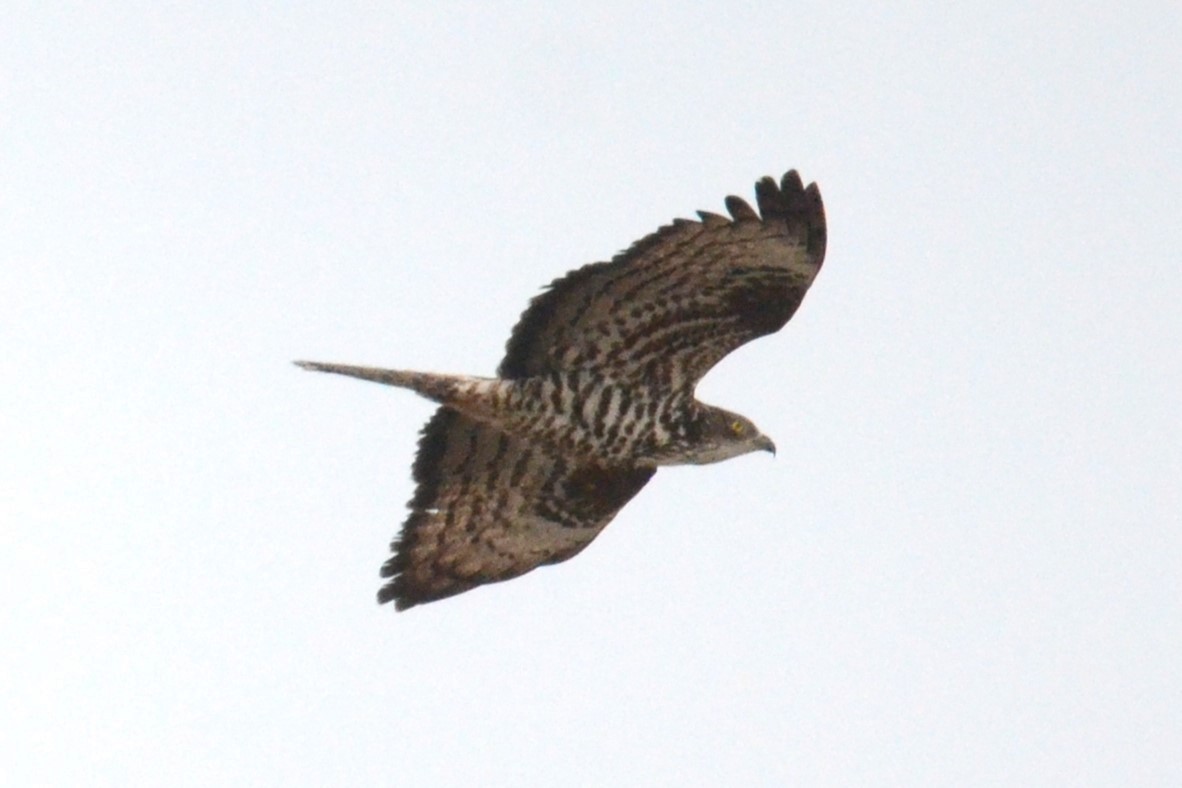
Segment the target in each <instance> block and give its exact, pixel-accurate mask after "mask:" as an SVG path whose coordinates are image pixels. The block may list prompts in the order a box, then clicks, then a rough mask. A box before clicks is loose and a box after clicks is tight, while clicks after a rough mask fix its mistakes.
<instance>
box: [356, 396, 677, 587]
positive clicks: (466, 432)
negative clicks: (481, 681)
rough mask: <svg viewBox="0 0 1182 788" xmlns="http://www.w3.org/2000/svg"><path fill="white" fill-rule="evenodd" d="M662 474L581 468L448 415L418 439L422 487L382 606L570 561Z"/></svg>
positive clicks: (389, 571) (388, 571) (443, 411)
mask: <svg viewBox="0 0 1182 788" xmlns="http://www.w3.org/2000/svg"><path fill="white" fill-rule="evenodd" d="M655 472H656V471H655V469H653V468H611V469H609V468H601V467H598V466H587V465H577V464H574V463H572V462H571V461H569V460H567V459H564V458H562V457H559V456H556V455H554V454H551V453H550V452H549V451H547V450H545V449H543V448H540V447H538V446H536V445H532V444H528V443H525V442H523V441H520V440H518V439H516V438H513V437H511V436H509V435H507V434H505V433H503V432H499V431H497V430H495V429H492V428H490V427H486V426H484V425H481V424H479V423H478V422H475V421H472V420H471V419H469V418H467V417H466V416H462V415H460V414H459V413H456V412H455V411H453V410H451V409H450V408H446V407H443V408H440V409H439V410H437V411H436V412H435V415H434V417H432V419H431V420H430V421H429V422H428V423H427V426H426V427H424V428H423V434H422V437H421V439H420V440H419V452H418V455H417V456H416V457H415V464H414V478H415V482H416V483H417V484H418V487H417V488H416V491H415V495H414V498H412V499H411V501H410V504H409V506H410V509H411V513H410V515H409V516H408V517H407V519H406V522H405V523H404V524H403V526H402V531H401V533H400V534H399V536H398V538H397V539H396V540H395V541H394V543H393V545H391V548H392V549H393V551H394V557H393V558H391V559H390V560H389V561H387V562H386V564H385V565H384V566H383V567H382V577H388V578H391V579H390V581H389V582H388V583H387V584H386V585H385V586H384V587H383V588H382V589H381V591H379V592H378V601H379V602H389V601H393V602H394V604H395V607H397V608H398V609H399V610H405V609H406V608H408V607H412V606H414V605H417V604H421V603H423V602H430V601H433V600H436V599H443V598H444V597H449V596H452V595H453V594H459V593H461V592H463V591H467V590H469V589H471V588H475V587H476V586H478V585H482V584H484V583H493V582H496V581H498V580H508V579H510V578H513V577H517V576H518V575H521V574H524V573H526V572H528V571H530V570H531V569H533V568H535V567H538V566H541V565H543V564H553V563H558V562H559V561H565V560H566V559H568V558H570V557H572V556H574V555H575V554H576V553H578V552H579V551H580V550H582V549H583V548H584V547H586V546H587V545H588V544H589V543H590V542H591V540H592V539H594V538H595V537H596V536H597V535H598V534H599V532H600V531H602V530H603V528H604V526H606V525H607V524H608V523H609V522H611V519H612V518H613V517H615V515H616V512H618V511H619V510H620V508H621V507H623V506H624V504H626V503H627V502H628V501H629V500H631V499H632V497H633V496H634V495H636V493H638V492H640V489H641V488H642V487H644V485H645V484H646V483H647V482H648V480H649V479H650V478H652V475H653V474H654V473H655Z"/></svg>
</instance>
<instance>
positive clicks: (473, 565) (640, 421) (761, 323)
mask: <svg viewBox="0 0 1182 788" xmlns="http://www.w3.org/2000/svg"><path fill="white" fill-rule="evenodd" d="M755 195H756V204H757V206H758V212H757V211H756V210H755V209H753V208H752V207H751V206H750V205H748V204H747V203H746V202H744V201H743V200H741V199H739V198H738V197H733V196H732V197H728V198H727V199H726V207H727V210H728V212H729V213H730V218H729V219H728V218H726V217H723V216H719V215H717V214H711V213H699V216H700V217H701V220H700V221H689V220H684V219H679V220H676V221H674V223H673V224H671V225H668V226H666V227H662V228H661V229H660V230H658V231H657V232H655V233H653V234H652V235H650V236H648V237H646V238H644V239H642V240H641V241H638V242H637V243H636V244H634V245H633V246H632V247H631V248H630V249H628V250H627V251H625V252H622V253H621V254H619V255H617V256H616V257H615V259H613V260H612V261H611V262H606V263H593V264H591V265H587V266H584V267H582V268H580V269H578V270H576V271H572V272H571V273H569V274H567V275H566V276H564V277H562V278H560V279H557V280H555V281H554V282H553V283H551V285H550V286H549V288H547V289H546V290H545V291H544V292H543V293H542V294H541V295H539V296H537V297H536V298H534V299H533V301H531V302H530V305H529V308H528V309H527V310H526V311H525V313H524V314H523V315H522V317H521V320H520V321H519V322H518V324H517V326H516V328H514V330H513V333H512V335H511V336H510V338H509V343H508V346H507V349H506V354H505V358H504V360H503V361H502V362H501V364H500V367H499V368H498V377H496V378H476V377H468V376H460V375H436V374H431V373H422V372H406V371H401V370H386V369H378V368H373V367H353V366H345V365H339V364H322V363H317V362H303V361H300V362H296V363H297V364H299V365H300V366H302V367H304V368H306V369H312V370H317V371H322V372H335V373H339V374H344V375H350V376H352V377H358V378H362V379H365V380H372V381H376V382H380V383H385V384H389V385H394V386H401V387H404V388H410V389H412V390H414V391H416V392H418V393H420V394H422V395H423V396H426V397H428V398H430V399H432V400H435V401H436V402H439V403H441V407H440V408H439V410H438V411H436V413H435V415H434V416H433V417H432V418H431V420H430V421H429V422H428V423H427V425H426V427H424V429H423V432H422V437H421V439H420V441H419V451H418V455H417V456H416V458H415V463H414V480H415V483H416V485H417V487H416V491H415V494H414V497H413V498H412V499H411V501H410V504H409V507H410V510H411V511H410V515H409V516H408V517H407V519H406V522H405V523H404V524H403V526H402V531H401V533H400V534H399V536H398V538H397V539H395V541H394V543H393V545H392V549H393V552H394V555H393V557H392V558H391V559H390V560H389V561H387V562H386V564H385V565H384V566H383V567H382V576H383V577H385V578H388V582H387V583H386V585H385V586H383V587H382V589H381V591H379V592H378V600H379V601H380V602H389V601H393V602H394V603H395V607H396V608H398V609H399V610H403V609H406V608H408V607H412V606H414V605H417V604H421V603H423V602H430V601H433V600H436V599H442V598H444V597H448V596H452V595H454V594H458V593H460V592H462V591H467V590H469V589H471V588H474V587H475V586H478V585H482V584H484V583H491V582H494V581H498V580H506V579H509V578H511V577H516V576H518V575H520V574H523V573H525V572H528V571H529V570H531V569H533V568H535V567H537V566H541V565H543V564H552V563H557V562H559V561H564V560H566V559H568V558H570V557H572V556H574V555H575V554H576V553H578V552H579V551H580V550H582V549H583V548H584V547H586V546H587V544H589V543H590V542H591V540H592V539H594V538H595V536H596V535H598V534H599V532H600V531H601V530H602V529H603V528H604V526H606V525H607V524H608V523H609V522H610V521H611V519H612V518H613V517H615V515H616V513H617V512H618V511H619V510H620V509H621V508H622V507H623V506H624V504H626V503H627V502H628V501H629V500H631V499H632V497H633V496H635V495H636V493H638V492H639V491H640V489H641V488H642V487H644V485H645V484H646V483H647V482H648V481H649V479H650V478H652V475H653V474H654V473H655V472H656V469H657V467H658V466H659V465H674V464H687V463H708V462H717V461H720V460H724V459H728V458H730V457H734V456H737V455H739V454H744V453H747V452H750V451H757V450H771V451H774V445H773V444H772V442H771V440H770V439H769V438H767V437H766V436H764V435H763V434H761V433H760V432H759V430H758V429H757V428H756V427H755V425H754V424H752V423H751V422H750V421H748V420H747V419H745V418H744V417H742V416H739V415H738V414H734V413H730V412H729V411H726V410H723V409H721V408H716V407H713V406H710V405H705V404H703V403H701V402H698V401H697V400H696V399H695V398H694V396H693V393H694V388H695V386H696V385H697V383H698V381H699V380H700V379H701V378H702V376H703V375H705V374H706V373H707V372H708V371H709V370H710V369H711V368H712V367H713V366H714V365H715V364H717V363H718V362H719V361H720V360H721V359H722V358H723V357H724V356H726V355H727V354H728V353H730V352H731V351H732V350H734V349H735V348H737V347H739V346H740V345H742V344H743V343H745V342H749V341H750V340H752V339H754V338H756V337H759V336H763V335H765V334H770V333H773V332H775V331H778V330H779V329H780V328H781V327H783V325H784V324H785V323H786V322H788V320H789V318H791V317H792V315H793V313H795V311H796V309H797V307H799V306H800V303H801V300H802V299H803V298H804V295H805V293H806V292H807V291H808V288H809V286H810V285H811V284H812V282H813V279H814V278H815V277H816V275H817V272H818V271H819V270H820V267H821V263H822V261H823V260H824V257H825V232H826V231H825V214H824V208H823V207H822V203H821V195H820V192H819V191H818V189H817V187H816V184H810V185H809V186H808V188H804V186H803V184H802V183H801V180H800V177H799V176H798V175H797V174H796V172H795V171H790V172H788V173H787V174H786V175H784V177H783V179H782V180H781V181H780V183H778V184H777V183H776V181H774V180H773V179H771V178H763V179H761V180H760V181H759V182H758V183H756V185H755Z"/></svg>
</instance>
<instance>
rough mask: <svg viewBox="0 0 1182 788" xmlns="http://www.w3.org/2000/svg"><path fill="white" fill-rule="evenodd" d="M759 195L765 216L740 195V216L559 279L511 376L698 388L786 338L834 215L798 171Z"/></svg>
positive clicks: (527, 321) (760, 187) (515, 348)
mask: <svg viewBox="0 0 1182 788" xmlns="http://www.w3.org/2000/svg"><path fill="white" fill-rule="evenodd" d="M755 195H756V204H757V205H758V206H759V213H756V212H755V210H753V209H752V208H751V206H750V205H748V204H747V203H746V202H745V201H743V200H742V199H740V198H738V197H735V196H731V197H728V198H727V199H726V206H727V210H728V211H729V212H730V214H731V219H727V218H725V217H723V216H719V215H718V214H711V213H705V212H699V216H700V217H701V221H700V222H695V221H689V220H686V219H679V220H677V221H675V222H674V223H673V224H671V225H668V226H666V227H663V228H661V229H660V230H658V231H657V232H656V233H654V234H652V235H650V236H648V237H647V238H644V239H643V240H641V241H638V242H637V243H636V244H634V245H633V246H632V247H631V248H630V249H628V250H627V251H625V252H622V253H620V254H619V255H617V256H616V258H615V259H614V260H612V261H611V262H608V263H592V264H591V265H587V266H584V267H583V268H580V269H578V270H577V271H573V272H571V273H569V274H567V275H566V276H564V277H562V278H560V279H557V280H555V281H554V282H553V283H552V284H551V285H550V287H549V289H548V290H547V291H546V292H544V293H542V294H541V295H539V296H537V297H536V298H535V299H534V300H533V301H532V302H531V304H530V306H529V309H527V310H526V312H525V313H524V314H523V315H522V317H521V320H520V321H519V322H518V324H517V327H516V328H515V329H514V331H513V334H512V336H511V338H510V340H509V343H508V346H507V352H506V355H505V359H504V361H503V362H502V363H501V366H500V369H499V370H498V373H499V374H500V376H501V377H504V378H524V377H530V376H533V375H542V374H546V373H549V372H553V371H556V370H569V369H593V370H595V371H597V372H599V373H600V374H602V375H604V376H605V377H608V378H611V379H614V380H618V381H629V382H637V383H640V382H644V383H652V382H654V381H663V382H666V383H668V384H670V385H671V386H673V387H689V388H691V389H692V388H693V386H694V385H695V384H696V383H697V382H698V380H700V379H701V377H702V376H703V375H705V374H706V373H707V372H708V371H709V370H710V369H711V367H713V366H714V365H715V364H717V363H718V362H719V361H720V360H721V359H722V358H723V357H724V356H726V355H727V354H728V353H730V352H731V351H732V350H734V349H735V348H737V347H739V346H740V345H742V344H744V343H746V342H749V341H751V340H752V339H755V338H756V337H760V336H764V335H766V334H771V333H774V332H776V331H779V330H780V328H782V327H783V326H784V324H785V323H787V322H788V320H789V318H791V317H792V315H793V314H794V313H795V312H796V309H797V307H798V306H800V302H801V301H802V300H803V298H804V295H805V293H806V292H807V291H808V289H809V286H810V285H811V284H812V283H813V279H815V278H816V276H817V272H818V271H820V269H821V263H822V262H823V260H824V258H825V242H826V229H825V211H824V207H823V205H822V203H821V194H820V191H819V190H818V189H817V186H816V184H810V185H809V186H808V188H807V189H806V188H804V186H803V185H802V183H801V180H800V176H799V175H798V174H797V173H796V171H795V170H792V171H790V172H788V173H787V174H785V175H784V177H783V178H782V179H781V181H780V183H779V184H777V183H776V181H775V180H773V179H772V178H763V179H762V180H760V181H759V182H758V183H756V185H755Z"/></svg>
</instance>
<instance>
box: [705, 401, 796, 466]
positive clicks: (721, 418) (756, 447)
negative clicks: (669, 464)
mask: <svg viewBox="0 0 1182 788" xmlns="http://www.w3.org/2000/svg"><path fill="white" fill-rule="evenodd" d="M700 414H701V415H700V419H701V420H700V422H699V425H698V426H699V429H698V431H697V435H695V436H694V440H693V441H692V444H691V446H690V447H689V450H688V452H687V457H686V460H685V461H686V462H692V463H695V464H699V465H702V464H705V463H710V462H721V461H722V460H729V459H730V458H731V457H738V456H739V455H740V454H748V453H750V452H753V451H770V452H771V453H772V454H775V453H776V444H775V443H773V442H772V439H771V438H769V437H768V436H766V435H764V434H763V433H762V432H760V431H759V428H758V427H756V426H755V425H754V424H753V423H751V420H750V419H748V418H747V417H746V416H740V415H739V414H738V413H732V412H730V411H729V410H724V409H722V408H716V407H713V406H710V405H705V406H703V407H702V410H701V412H700Z"/></svg>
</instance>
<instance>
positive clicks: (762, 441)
mask: <svg viewBox="0 0 1182 788" xmlns="http://www.w3.org/2000/svg"><path fill="white" fill-rule="evenodd" d="M755 445H756V446H758V447H759V448H761V449H763V450H764V451H770V452H771V453H772V456H773V457H775V456H776V444H775V443H774V442H772V439H771V438H769V437H768V436H766V435H760V436H759V440H758V441H756V442H755Z"/></svg>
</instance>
